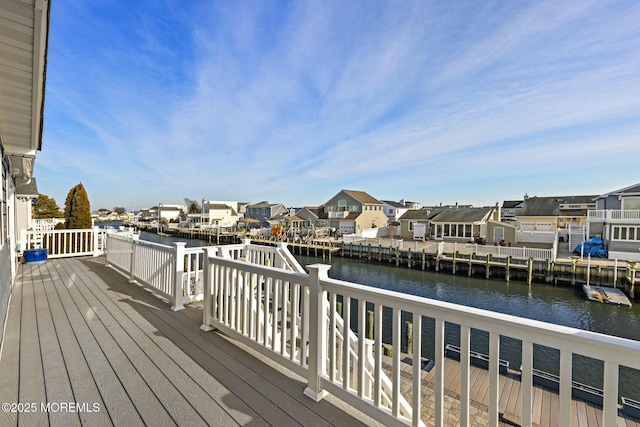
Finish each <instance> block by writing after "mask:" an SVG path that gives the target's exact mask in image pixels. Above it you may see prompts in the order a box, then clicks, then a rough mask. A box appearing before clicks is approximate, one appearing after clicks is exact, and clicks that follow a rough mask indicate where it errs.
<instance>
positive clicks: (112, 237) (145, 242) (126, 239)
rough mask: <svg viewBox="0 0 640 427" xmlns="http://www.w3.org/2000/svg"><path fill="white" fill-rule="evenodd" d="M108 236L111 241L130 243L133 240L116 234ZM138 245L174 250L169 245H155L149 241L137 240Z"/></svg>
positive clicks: (108, 234)
mask: <svg viewBox="0 0 640 427" xmlns="http://www.w3.org/2000/svg"><path fill="white" fill-rule="evenodd" d="M107 236H108V238H109V239H117V240H124V241H130V240H131V236H123V235H120V234H115V233H107ZM136 244H137V245H142V246H152V247H155V248H158V249H161V250H164V251H166V250H172V249H173V246H169V245H163V244H161V243H155V242H149V241H147V240H136Z"/></svg>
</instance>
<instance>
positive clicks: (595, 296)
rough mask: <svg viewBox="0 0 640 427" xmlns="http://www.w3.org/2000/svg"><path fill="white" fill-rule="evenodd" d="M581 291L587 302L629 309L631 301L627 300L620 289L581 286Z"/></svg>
mask: <svg viewBox="0 0 640 427" xmlns="http://www.w3.org/2000/svg"><path fill="white" fill-rule="evenodd" d="M582 290H583V291H584V294H585V295H586V297H587V299H588V300H589V301H596V302H601V303H604V304H616V305H626V306H628V307H631V301H629V298H627V296H626V295H625V294H624V292H622V291H621V290H620V289H617V288H604V287H601V286H589V285H582Z"/></svg>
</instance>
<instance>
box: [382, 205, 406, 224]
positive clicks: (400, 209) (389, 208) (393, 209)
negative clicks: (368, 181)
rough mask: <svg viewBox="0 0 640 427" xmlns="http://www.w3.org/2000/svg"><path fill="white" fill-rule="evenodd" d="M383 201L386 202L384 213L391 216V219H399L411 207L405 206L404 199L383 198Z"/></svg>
mask: <svg viewBox="0 0 640 427" xmlns="http://www.w3.org/2000/svg"><path fill="white" fill-rule="evenodd" d="M381 202H382V203H384V213H385V215H387V218H389V221H396V220H398V219H399V218H400V217H401V216H402V215H404V213H405V212H407V211H408V210H410V209H411V208H409V207H408V206H405V205H404V204H403V203H402V201H400V202H394V201H392V200H381Z"/></svg>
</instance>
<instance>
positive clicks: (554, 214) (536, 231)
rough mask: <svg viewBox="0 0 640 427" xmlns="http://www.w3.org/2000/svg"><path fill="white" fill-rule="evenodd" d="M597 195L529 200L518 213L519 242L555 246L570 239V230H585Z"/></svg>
mask: <svg viewBox="0 0 640 427" xmlns="http://www.w3.org/2000/svg"><path fill="white" fill-rule="evenodd" d="M597 197H598V196H592V195H587V196H553V197H528V196H526V195H525V198H524V201H523V202H522V206H521V207H520V208H518V209H517V211H516V227H517V229H518V241H519V242H534V243H553V241H554V239H555V235H556V231H557V232H558V235H559V238H560V239H562V240H566V239H568V235H569V231H570V227H573V228H579V227H585V226H586V223H587V212H588V210H589V209H594V208H595V200H596V199H597Z"/></svg>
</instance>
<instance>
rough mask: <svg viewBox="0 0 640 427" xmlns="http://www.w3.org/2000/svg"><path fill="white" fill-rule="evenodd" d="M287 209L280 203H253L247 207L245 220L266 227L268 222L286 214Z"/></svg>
mask: <svg viewBox="0 0 640 427" xmlns="http://www.w3.org/2000/svg"><path fill="white" fill-rule="evenodd" d="M288 213H289V209H287V208H286V207H285V206H284V205H283V204H282V203H269V202H266V201H263V202H259V203H253V204H250V205H248V206H247V211H246V213H245V215H244V216H245V218H252V219H254V220H256V221H258V222H259V224H260V225H263V226H267V225H268V224H269V223H268V221H269V220H270V219H271V218H273V217H275V216H278V215H281V214H288Z"/></svg>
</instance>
